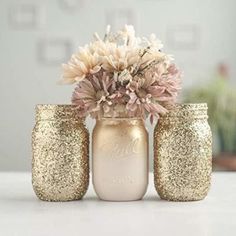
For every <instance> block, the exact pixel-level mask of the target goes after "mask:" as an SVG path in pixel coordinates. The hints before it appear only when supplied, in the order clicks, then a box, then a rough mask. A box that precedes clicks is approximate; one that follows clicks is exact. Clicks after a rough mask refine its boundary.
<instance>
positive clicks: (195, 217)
mask: <svg viewBox="0 0 236 236" xmlns="http://www.w3.org/2000/svg"><path fill="white" fill-rule="evenodd" d="M0 235H1V236H18V235H19V236H54V235H55V236H61V235H66V236H74V235H76V236H82V235H97V236H100V235H101V236H105V235H112V236H116V235H125V236H126V235H127V236H129V235H135V236H139V235H167V236H168V235H171V236H173V235H175V236H178V235H181V236H185V235H186V236H189V235H191V236H195V235H196V236H201V235H204V236H205V235H212V236H213V235H214V236H217V235H219V236H222V235H226V236H230V235H236V173H234V172H229V173H226V172H216V173H214V174H213V177H212V186H211V189H210V192H209V194H208V196H207V197H206V198H205V199H204V200H202V201H195V202H168V201H164V200H161V199H160V198H159V196H158V195H157V193H156V191H155V189H154V185H153V176H152V174H150V180H149V188H148V191H147V193H146V195H145V197H144V198H143V200H141V201H133V202H106V201H101V200H99V199H98V198H97V197H96V195H95V193H94V191H93V187H92V184H91V183H90V187H89V190H88V192H87V194H86V195H85V197H84V198H83V200H80V201H71V202H43V201H40V200H38V199H37V197H36V196H35V194H34V192H33V190H32V186H31V175H30V173H8V172H7V173H5V172H2V173H0Z"/></svg>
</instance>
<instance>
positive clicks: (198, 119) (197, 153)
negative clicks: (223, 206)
mask: <svg viewBox="0 0 236 236" xmlns="http://www.w3.org/2000/svg"><path fill="white" fill-rule="evenodd" d="M211 171H212V135H211V130H210V127H209V125H208V122H207V104H177V105H175V106H174V107H173V108H172V110H171V111H170V112H169V113H168V114H167V115H165V116H163V117H161V118H160V119H159V121H158V123H157V126H156V127H155V130H154V181H155V187H156V190H157V192H158V194H159V195H160V197H161V198H163V199H166V200H173V201H193V200H201V199H203V198H204V197H205V196H206V195H207V193H208V190H209V187H210V179H211Z"/></svg>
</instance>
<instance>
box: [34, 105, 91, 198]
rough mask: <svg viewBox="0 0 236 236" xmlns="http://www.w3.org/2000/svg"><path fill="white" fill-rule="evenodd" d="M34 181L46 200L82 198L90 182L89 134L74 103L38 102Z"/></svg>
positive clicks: (36, 190) (35, 130) (35, 129)
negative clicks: (48, 103) (73, 105)
mask: <svg viewBox="0 0 236 236" xmlns="http://www.w3.org/2000/svg"><path fill="white" fill-rule="evenodd" d="M32 154H33V158H32V184H33V189H34V191H35V194H36V195H37V196H38V198H39V199H41V200H45V201H69V200H77V199H81V198H82V197H83V196H84V194H85V193H86V191H87V188H88V184H89V159H88V154H89V134H88V131H87V129H86V127H85V124H84V120H83V119H80V118H78V116H77V114H76V111H75V110H74V109H73V107H72V106H71V105H37V106H36V125H35V127H34V129H33V132H32Z"/></svg>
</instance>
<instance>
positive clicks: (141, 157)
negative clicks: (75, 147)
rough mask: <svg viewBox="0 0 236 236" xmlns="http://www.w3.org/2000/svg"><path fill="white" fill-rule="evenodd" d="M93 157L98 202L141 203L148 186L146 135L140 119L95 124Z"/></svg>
mask: <svg viewBox="0 0 236 236" xmlns="http://www.w3.org/2000/svg"><path fill="white" fill-rule="evenodd" d="M92 157H93V158H92V170H93V186H94V189H95V191H96V193H97V195H98V197H99V198H100V199H102V200H107V201H132V200H140V199H142V197H143V196H144V194H145V193H146V190H147V185H148V133H147V130H146V128H145V125H144V122H143V120H142V119H139V118H102V119H100V120H97V121H96V125H95V127H94V130H93V136H92Z"/></svg>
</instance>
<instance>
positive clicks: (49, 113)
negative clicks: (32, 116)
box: [35, 104, 85, 122]
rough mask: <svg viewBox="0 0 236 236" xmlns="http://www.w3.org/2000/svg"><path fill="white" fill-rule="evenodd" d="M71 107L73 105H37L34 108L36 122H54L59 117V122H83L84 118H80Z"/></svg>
mask: <svg viewBox="0 0 236 236" xmlns="http://www.w3.org/2000/svg"><path fill="white" fill-rule="evenodd" d="M73 107H74V105H70V104H37V105H36V106H35V110H36V121H39V120H54V119H58V118H59V117H60V119H61V120H65V119H73V120H76V121H77V122H84V121H85V118H80V117H79V116H78V115H77V113H76V110H75V109H73Z"/></svg>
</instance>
